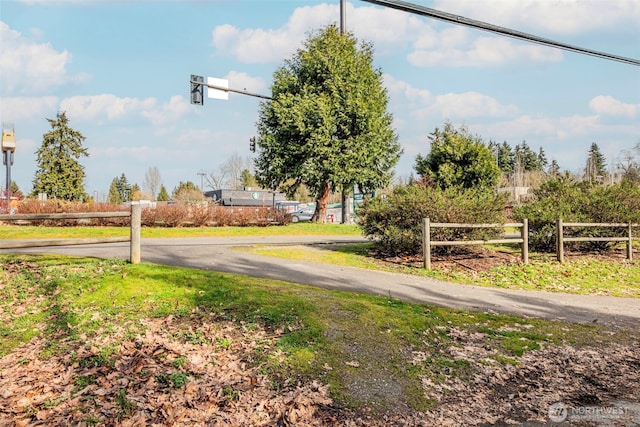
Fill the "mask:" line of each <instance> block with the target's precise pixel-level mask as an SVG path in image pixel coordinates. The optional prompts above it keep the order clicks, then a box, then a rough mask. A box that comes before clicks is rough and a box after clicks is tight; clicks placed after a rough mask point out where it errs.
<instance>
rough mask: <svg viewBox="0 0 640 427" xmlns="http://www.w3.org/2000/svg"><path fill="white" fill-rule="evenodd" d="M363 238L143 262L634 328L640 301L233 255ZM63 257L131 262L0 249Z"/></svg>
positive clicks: (77, 250) (161, 245) (98, 248)
mask: <svg viewBox="0 0 640 427" xmlns="http://www.w3.org/2000/svg"><path fill="white" fill-rule="evenodd" d="M359 241H362V238H360V237H347V236H338V237H331V236H327V237H322V236H302V237H294V236H290V237H289V236H278V237H271V236H270V237H241V238H220V237H213V238H207V237H199V238H175V239H142V249H141V252H142V261H145V262H154V263H158V264H166V265H176V266H185V267H192V268H201V269H208V270H215V271H221V272H228V273H238V274H244V275H247V276H254V277H266V278H270V279H279V280H286V281H289V282H294V283H300V284H306V285H312V286H319V287H323V288H326V289H339V290H343V291H353V292H366V293H372V294H378V295H385V296H391V297H394V298H400V299H403V300H409V301H417V302H422V303H427V304H433V305H437V306H443V307H451V308H461V309H468V310H480V311H489V312H496V313H501V314H515V315H522V316H529V317H538V318H543V319H550V320H562V321H567V322H573V323H587V324H592V323H594V322H595V323H597V324H602V325H607V326H617V327H625V328H634V329H637V328H639V327H640V299H632V298H616V297H607V296H587V295H571V294H561V293H550V292H539V291H520V290H508V289H494V288H486V287H478V286H469V285H459V284H453V283H448V282H444V281H440V280H435V279H430V278H425V277H418V276H410V275H405V274H396V273H387V272H379V271H370V270H363V269H359V268H352V267H342V266H335V265H327V264H320V263H315V262H313V261H312V260H310V261H308V262H304V261H294V260H285V259H280V258H273V257H267V256H261V255H255V254H250V253H246V252H240V251H234V250H232V249H231V248H232V247H233V246H243V245H252V244H280V245H298V244H323V243H334V242H359ZM9 252H13V253H17V252H20V253H45V252H49V253H59V254H65V255H82V256H95V257H100V258H124V259H128V257H129V244H128V243H114V244H103V245H83V246H65V247H55V248H30V249H11V250H0V253H9Z"/></svg>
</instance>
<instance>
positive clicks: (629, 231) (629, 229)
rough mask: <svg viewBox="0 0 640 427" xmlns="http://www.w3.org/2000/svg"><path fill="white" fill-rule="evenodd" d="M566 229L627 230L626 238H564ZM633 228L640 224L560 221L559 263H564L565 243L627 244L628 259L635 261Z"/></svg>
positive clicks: (557, 231)
mask: <svg viewBox="0 0 640 427" xmlns="http://www.w3.org/2000/svg"><path fill="white" fill-rule="evenodd" d="M566 227H600V228H625V229H627V236H626V237H619V236H618V237H564V229H565V228H566ZM633 227H640V224H625V223H597V222H586V223H582V222H565V223H563V222H562V219H558V222H557V226H556V254H557V258H558V261H559V262H561V263H562V262H564V242H627V259H628V260H629V261H633V241H634V240H638V239H634V238H633Z"/></svg>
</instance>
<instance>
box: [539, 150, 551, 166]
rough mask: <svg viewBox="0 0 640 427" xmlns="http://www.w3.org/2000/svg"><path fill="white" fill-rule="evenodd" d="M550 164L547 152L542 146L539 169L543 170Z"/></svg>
mask: <svg viewBox="0 0 640 427" xmlns="http://www.w3.org/2000/svg"><path fill="white" fill-rule="evenodd" d="M548 164H549V161H548V160H547V155H546V154H545V152H544V150H543V149H542V147H540V150H538V165H537V166H538V169H537V170H540V171H543V170H544V168H546V167H547V165H548Z"/></svg>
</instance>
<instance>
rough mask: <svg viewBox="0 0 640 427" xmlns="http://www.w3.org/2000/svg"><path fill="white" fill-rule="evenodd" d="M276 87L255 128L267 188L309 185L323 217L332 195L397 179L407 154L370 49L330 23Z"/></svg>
mask: <svg viewBox="0 0 640 427" xmlns="http://www.w3.org/2000/svg"><path fill="white" fill-rule="evenodd" d="M271 89H272V98H273V100H271V101H268V102H263V103H262V104H261V106H260V117H259V121H258V124H257V126H258V138H257V141H256V143H257V146H258V148H259V154H258V158H257V159H256V160H255V166H256V179H257V181H258V183H259V184H260V185H261V186H263V187H264V188H270V189H274V190H275V189H277V188H280V189H281V191H285V192H286V193H288V194H289V195H292V194H294V193H295V191H296V189H297V188H298V187H300V186H301V185H302V184H304V185H306V187H307V188H308V190H309V192H310V193H311V194H312V195H313V197H314V198H315V199H316V202H317V203H316V214H315V215H314V219H316V220H317V219H318V218H324V217H325V214H326V209H327V203H328V199H329V194H330V192H331V191H336V192H342V191H349V189H352V188H353V187H354V185H355V184H357V185H358V187H359V188H360V189H361V190H363V191H366V192H369V191H373V190H375V189H377V188H381V187H384V186H385V185H386V184H387V183H388V182H389V181H390V180H391V178H392V175H393V171H392V169H393V167H394V166H395V164H396V163H397V161H398V159H399V158H400V154H401V152H402V150H401V147H400V144H399V143H398V141H397V139H398V138H397V136H396V135H395V132H394V130H393V127H392V116H391V115H390V114H389V113H388V112H387V103H388V98H387V92H386V90H385V88H384V86H383V84H382V73H381V72H380V71H379V70H375V69H374V68H373V48H372V46H371V45H369V44H366V43H364V44H361V45H360V46H358V41H357V40H356V39H355V37H353V35H351V34H340V31H339V30H338V28H336V26H335V25H331V26H329V27H327V28H325V29H324V30H322V31H320V32H319V33H317V34H316V35H315V36H312V37H311V38H309V39H308V40H307V41H305V43H304V47H303V48H302V49H299V50H298V51H297V53H296V54H295V55H294V57H293V58H292V59H290V60H288V61H285V65H284V66H282V67H280V68H279V69H278V70H276V72H275V74H274V83H273V85H272V88H271Z"/></svg>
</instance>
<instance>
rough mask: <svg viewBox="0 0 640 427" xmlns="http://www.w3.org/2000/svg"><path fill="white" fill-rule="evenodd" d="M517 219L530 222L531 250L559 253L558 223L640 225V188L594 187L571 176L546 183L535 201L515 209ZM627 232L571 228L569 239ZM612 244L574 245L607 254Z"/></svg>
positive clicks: (629, 185) (626, 185)
mask: <svg viewBox="0 0 640 427" xmlns="http://www.w3.org/2000/svg"><path fill="white" fill-rule="evenodd" d="M514 216H516V217H518V218H528V219H529V247H530V249H532V250H534V251H542V252H553V251H554V250H555V247H556V244H555V233H556V221H557V220H558V218H562V220H563V221H564V222H587V223H588V222H591V223H629V222H632V223H639V222H640V186H638V185H634V184H633V183H631V182H629V181H623V182H622V183H620V184H615V185H608V186H603V185H590V184H589V183H587V182H576V181H574V180H572V179H571V178H570V177H568V176H564V177H560V178H556V179H551V180H548V181H546V182H544V183H543V184H542V185H541V186H540V188H539V189H537V190H535V191H534V198H533V200H531V201H528V202H526V203H525V204H524V205H522V206H520V207H517V208H516V209H514ZM626 233H627V231H626V230H624V229H614V228H594V227H583V228H576V227H570V228H567V229H566V231H565V235H566V236H568V237H578V236H595V237H597V236H625V235H626ZM612 244H613V243H611V242H585V243H574V247H573V248H574V249H576V250H584V251H592V250H606V249H609V248H610V247H611V245H612Z"/></svg>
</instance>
